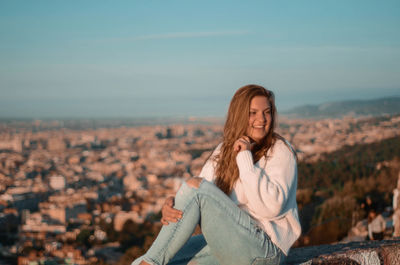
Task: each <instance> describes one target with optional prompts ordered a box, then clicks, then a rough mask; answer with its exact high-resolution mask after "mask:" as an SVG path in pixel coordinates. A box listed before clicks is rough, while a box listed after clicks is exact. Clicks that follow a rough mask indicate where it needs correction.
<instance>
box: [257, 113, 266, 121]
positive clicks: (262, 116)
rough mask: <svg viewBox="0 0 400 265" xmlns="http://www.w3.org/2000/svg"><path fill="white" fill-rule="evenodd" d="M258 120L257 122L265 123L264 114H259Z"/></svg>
mask: <svg viewBox="0 0 400 265" xmlns="http://www.w3.org/2000/svg"><path fill="white" fill-rule="evenodd" d="M258 120H259V121H262V122H265V121H266V117H265V114H264V113H261V114H260V115H258Z"/></svg>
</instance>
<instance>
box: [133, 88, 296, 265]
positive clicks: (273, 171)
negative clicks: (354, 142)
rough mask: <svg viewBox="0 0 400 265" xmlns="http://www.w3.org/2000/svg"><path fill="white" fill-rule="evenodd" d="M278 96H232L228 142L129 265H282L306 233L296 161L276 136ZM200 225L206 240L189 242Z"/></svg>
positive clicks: (167, 208)
mask: <svg viewBox="0 0 400 265" xmlns="http://www.w3.org/2000/svg"><path fill="white" fill-rule="evenodd" d="M275 117H276V108H275V100H274V95H273V93H272V92H271V91H269V90H267V89H265V88H263V87H261V86H258V85H248V86H244V87H242V88H240V89H239V90H238V91H237V92H236V93H235V95H234V96H233V98H232V100H231V103H230V106H229V110H228V116H227V120H226V123H225V126H224V134H223V141H222V143H221V144H219V145H218V146H217V147H216V149H215V150H214V152H213V153H212V155H211V156H210V158H209V159H208V160H207V162H206V163H205V165H204V167H203V169H202V170H201V173H200V175H199V177H194V178H191V179H189V180H187V181H186V182H184V183H183V185H182V186H181V188H180V189H179V190H178V192H177V194H176V196H175V197H170V198H168V199H167V200H166V202H165V204H164V206H163V209H162V219H161V222H162V224H163V227H162V229H161V231H160V233H159V235H158V236H157V238H156V240H155V241H154V243H153V245H152V246H151V248H150V249H149V250H148V251H147V253H146V254H145V255H144V256H142V257H140V258H139V259H137V260H135V261H134V262H133V263H132V265H138V264H140V265H146V264H157V265H160V264H175V265H176V264H215V265H217V264H230V265H231V264H237V265H242V264H243V265H250V264H251V265H261V264H279V263H280V261H281V260H282V258H283V257H284V256H286V255H288V252H289V249H290V247H291V245H292V244H293V243H294V241H295V240H296V239H297V238H298V237H299V236H300V233H301V227H300V223H299V218H298V210H297V203H296V189H297V165H296V155H295V152H294V150H293V149H292V148H291V146H290V144H289V143H288V142H286V140H285V139H283V138H282V137H281V136H279V135H278V134H276V133H275V132H274V128H275V120H276V118H275ZM198 224H199V225H200V227H201V231H202V234H201V235H197V236H193V237H192V236H191V235H192V233H193V231H194V229H195V227H196V226H197V225H198Z"/></svg>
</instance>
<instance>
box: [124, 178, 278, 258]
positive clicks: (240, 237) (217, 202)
mask: <svg viewBox="0 0 400 265" xmlns="http://www.w3.org/2000/svg"><path fill="white" fill-rule="evenodd" d="M174 208H176V209H178V210H181V211H182V212H183V216H182V218H181V219H180V220H179V221H178V222H177V223H170V224H169V225H164V226H163V227H162V229H161V231H160V233H159V234H158V236H157V238H156V240H155V241H154V242H153V245H152V246H151V247H150V249H149V250H148V251H147V253H146V254H145V255H143V256H142V257H140V258H138V259H136V260H135V261H133V263H132V264H131V265H138V264H139V263H140V262H141V261H142V260H144V261H146V262H147V263H149V264H155V265H161V264H170V265H181V264H208V265H213V264H215V265H224V264H229V265H232V264H235V265H242V264H243V265H264V264H279V261H280V258H281V255H283V253H282V251H281V250H280V249H279V248H278V247H277V246H275V244H274V243H272V242H271V240H270V238H269V236H268V235H267V234H266V233H265V232H264V231H263V230H262V229H261V228H259V227H258V226H257V224H256V222H255V221H254V220H253V219H252V218H251V217H250V216H249V214H248V213H246V212H245V211H243V210H241V209H240V208H239V207H238V206H237V205H236V204H235V203H234V202H233V201H232V200H231V199H230V198H229V197H228V196H226V194H225V193H223V192H222V191H221V190H220V189H219V188H218V187H216V186H215V185H214V184H213V183H210V182H208V181H206V180H203V181H202V182H201V184H200V186H199V187H198V188H193V187H190V186H189V185H187V184H186V183H183V185H182V186H181V187H180V189H179V190H178V192H177V194H176V197H175V206H174ZM197 224H200V227H201V231H202V235H198V236H193V237H192V236H191V235H192V234H193V231H194V230H195V228H196V225H197Z"/></svg>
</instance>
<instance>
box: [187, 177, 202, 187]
mask: <svg viewBox="0 0 400 265" xmlns="http://www.w3.org/2000/svg"><path fill="white" fill-rule="evenodd" d="M202 181H203V179H202V178H199V177H193V178H190V179H188V180H187V181H186V184H187V185H188V186H190V187H192V188H195V189H198V188H199V187H200V184H201V182H202Z"/></svg>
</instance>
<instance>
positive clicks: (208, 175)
mask: <svg viewBox="0 0 400 265" xmlns="http://www.w3.org/2000/svg"><path fill="white" fill-rule="evenodd" d="M221 146H222V143H220V144H219V145H218V146H217V147H216V148H215V149H214V151H213V152H212V154H211V156H210V157H209V158H208V159H207V161H206V163H205V164H204V166H203V168H202V169H201V172H200V174H199V177H200V178H204V179H206V180H208V181H209V182H214V179H215V161H214V157H215V156H216V155H218V153H219V152H220V149H221Z"/></svg>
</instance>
